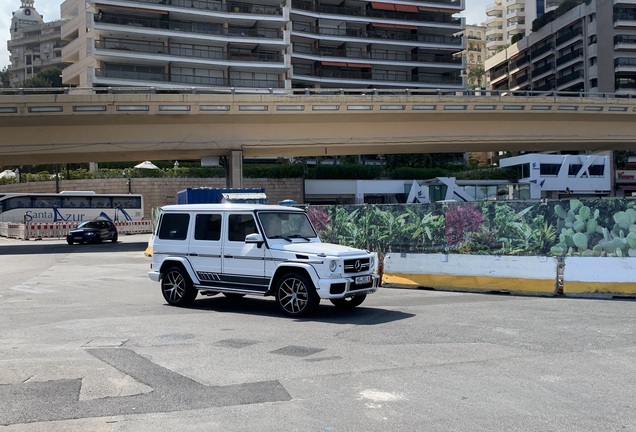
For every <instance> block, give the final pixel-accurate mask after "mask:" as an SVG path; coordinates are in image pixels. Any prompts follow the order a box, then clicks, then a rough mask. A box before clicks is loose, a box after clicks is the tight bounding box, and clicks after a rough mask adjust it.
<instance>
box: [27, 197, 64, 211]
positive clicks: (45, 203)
mask: <svg viewBox="0 0 636 432" xmlns="http://www.w3.org/2000/svg"><path fill="white" fill-rule="evenodd" d="M61 204H62V203H61V200H60V199H59V198H56V197H47V196H36V197H35V203H34V206H33V207H37V208H52V207H60V206H61Z"/></svg>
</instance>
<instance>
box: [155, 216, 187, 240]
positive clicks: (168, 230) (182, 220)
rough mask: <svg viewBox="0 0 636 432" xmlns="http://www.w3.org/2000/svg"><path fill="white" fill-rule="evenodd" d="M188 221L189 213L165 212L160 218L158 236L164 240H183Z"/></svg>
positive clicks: (185, 235)
mask: <svg viewBox="0 0 636 432" xmlns="http://www.w3.org/2000/svg"><path fill="white" fill-rule="evenodd" d="M189 223H190V215H189V214H187V213H166V214H164V215H163V217H162V218H161V226H160V227H159V233H158V236H159V238H160V239H164V240H185V239H186V238H187V235H188V224H189Z"/></svg>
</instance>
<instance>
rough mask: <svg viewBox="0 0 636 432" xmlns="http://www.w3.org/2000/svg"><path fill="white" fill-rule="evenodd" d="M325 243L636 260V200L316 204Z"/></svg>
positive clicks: (313, 211)
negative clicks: (633, 258)
mask: <svg viewBox="0 0 636 432" xmlns="http://www.w3.org/2000/svg"><path fill="white" fill-rule="evenodd" d="M307 210H308V214H309V217H310V218H311V220H312V222H313V224H314V226H315V227H316V228H317V230H318V231H319V234H320V237H321V238H322V239H323V240H324V241H329V242H332V243H340V244H345V245H348V246H354V247H358V248H363V249H368V250H372V251H376V252H381V253H382V254H385V255H386V254H387V253H390V252H403V253H445V254H449V253H451V254H478V255H499V256H506V255H509V256H512V255H535V256H554V257H565V256H581V257H636V200H633V199H570V200H559V201H556V200H555V201H548V202H539V201H513V202H510V201H478V202H471V203H437V204H429V205H423V204H402V205H357V206H324V207H323V206H310V207H308V209H307Z"/></svg>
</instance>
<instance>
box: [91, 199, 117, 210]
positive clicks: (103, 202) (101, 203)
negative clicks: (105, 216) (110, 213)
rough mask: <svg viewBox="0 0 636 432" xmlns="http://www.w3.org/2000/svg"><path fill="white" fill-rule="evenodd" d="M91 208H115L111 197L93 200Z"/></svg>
mask: <svg viewBox="0 0 636 432" xmlns="http://www.w3.org/2000/svg"><path fill="white" fill-rule="evenodd" d="M91 208H113V199H112V198H109V197H93V198H91Z"/></svg>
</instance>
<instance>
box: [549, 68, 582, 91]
mask: <svg viewBox="0 0 636 432" xmlns="http://www.w3.org/2000/svg"><path fill="white" fill-rule="evenodd" d="M584 76H585V74H584V73H583V71H582V70H578V71H576V72H574V73H571V74H568V75H564V76H562V77H559V78H557V80H556V83H557V86H558V87H561V86H564V85H566V84H571V83H572V82H573V81H577V80H582V79H583V77H584Z"/></svg>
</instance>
